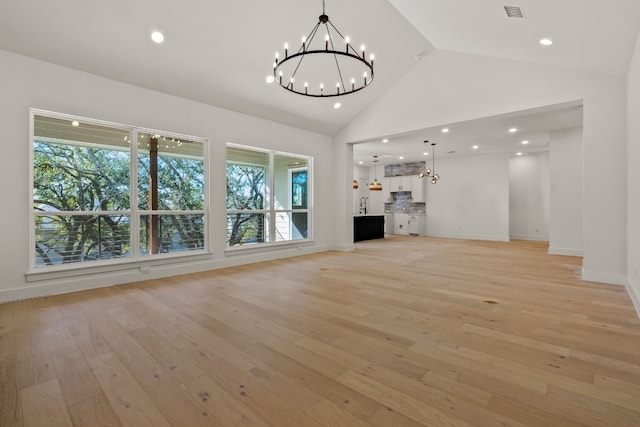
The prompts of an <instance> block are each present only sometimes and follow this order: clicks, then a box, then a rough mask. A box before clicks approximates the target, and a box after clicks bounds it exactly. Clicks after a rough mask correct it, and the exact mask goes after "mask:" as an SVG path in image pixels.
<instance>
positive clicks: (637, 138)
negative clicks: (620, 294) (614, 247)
mask: <svg viewBox="0 0 640 427" xmlns="http://www.w3.org/2000/svg"><path fill="white" fill-rule="evenodd" d="M627 85H628V87H627V132H628V134H627V138H628V139H627V150H628V155H627V162H628V185H629V188H628V191H627V201H628V231H627V236H628V255H627V265H628V277H629V286H628V289H629V293H630V294H631V297H632V299H633V300H634V303H635V306H636V310H637V311H638V314H639V315H640V166H639V165H640V36H638V41H637V43H636V49H635V53H634V55H633V60H632V61H631V65H630V67H629V74H628V76H627Z"/></svg>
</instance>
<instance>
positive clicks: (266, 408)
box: [0, 236, 640, 427]
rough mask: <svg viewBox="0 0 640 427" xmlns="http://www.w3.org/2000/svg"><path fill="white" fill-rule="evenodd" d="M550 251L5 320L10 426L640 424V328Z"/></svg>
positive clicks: (396, 252)
mask: <svg viewBox="0 0 640 427" xmlns="http://www.w3.org/2000/svg"><path fill="white" fill-rule="evenodd" d="M547 252H548V244H547V243H546V242H533V241H512V242H485V241H468V240H455V239H438V238H430V237H403V236H390V237H388V238H385V239H381V240H375V241H366V242H359V243H357V244H356V249H355V250H354V251H352V252H324V253H316V254H311V255H305V256H300V257H295V258H288V259H279V260H274V261H269V262H261V263H256V264H251V265H241V266H236V267H230V268H223V269H219V270H213V271H203V272H199V273H194V274H186V275H180V276H175V277H167V278H162V279H152V280H146V281H143V282H139V283H133V284H128V285H122V286H114V287H108V288H100V289H94V290H89V291H82V292H76V293H71V294H66V295H59V296H53V297H47V298H40V299H34V300H28V301H19V302H14V303H7V304H0V425H2V427H4V426H5V425H6V426H8V427H9V426H10V427H23V426H28V425H56V426H57V425H62V426H64V425H74V426H116V427H118V426H123V427H126V426H136V427H138V426H142V427H144V426H154V427H155V426H160V427H162V426H183V425H194V426H195V425H220V426H236V425H238V426H240V425H249V426H279V427H280V426H295V427H300V426H334V425H337V426H341V425H344V426H352V425H353V426H358V427H361V426H367V425H371V426H377V427H390V426H394V427H395V426H402V427H417V426H434V425H435V426H438V425H445V426H457V427H459V426H474V427H494V426H501V427H507V426H510V427H525V426H526V427H534V426H539V425H548V426H549V427H552V426H562V427H569V426H593V427H610V426H616V427H627V426H629V427H630V426H634V427H635V426H638V425H640V413H639V410H640V397H639V396H640V319H639V318H638V316H637V313H636V312H635V309H634V307H633V304H632V303H631V300H630V298H629V295H628V294H627V293H626V289H625V288H624V287H622V286H614V285H606V284H600V283H593V282H583V281H581V280H580V276H581V269H582V265H581V259H580V258H577V257H566V256H552V255H549V254H548V253H547Z"/></svg>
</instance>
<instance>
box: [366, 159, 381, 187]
mask: <svg viewBox="0 0 640 427" xmlns="http://www.w3.org/2000/svg"><path fill="white" fill-rule="evenodd" d="M376 163H378V156H373V176H374V177H376V178H373V182H372V183H371V184H369V191H382V183H381V182H380V181H378V178H377V176H378V168H377V167H376Z"/></svg>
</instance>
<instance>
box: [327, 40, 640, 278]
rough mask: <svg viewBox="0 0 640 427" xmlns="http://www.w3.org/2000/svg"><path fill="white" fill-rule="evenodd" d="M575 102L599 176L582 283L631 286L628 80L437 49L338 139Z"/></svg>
mask: <svg viewBox="0 0 640 427" xmlns="http://www.w3.org/2000/svg"><path fill="white" fill-rule="evenodd" d="M636 56H637V55H636ZM572 101H582V103H583V108H584V109H583V159H584V170H585V171H598V173H597V174H596V173H587V174H585V175H584V192H583V194H584V199H583V233H582V235H583V276H582V277H583V279H585V280H591V281H599V282H605V283H615V284H624V283H626V282H627V237H626V235H627V227H626V224H627V160H626V159H627V129H626V126H627V81H626V79H625V77H624V76H621V75H614V74H607V73H598V72H593V71H586V70H577V69H570V68H565V67H559V66H551V65H544V64H537V63H531V62H523V61H515V60H509V59H502V58H495V57H487V56H482V55H471V54H465V53H458V52H450V51H442V50H436V51H433V52H431V53H430V54H429V55H426V56H425V57H424V58H423V59H421V60H420V61H419V62H418V63H417V64H416V66H415V67H414V68H413V69H411V70H410V71H409V72H408V73H407V74H406V75H404V76H403V77H401V78H399V79H398V82H397V83H396V84H395V86H394V87H392V88H391V89H390V90H388V91H387V92H385V93H384V94H383V95H382V96H380V97H379V98H378V99H376V101H375V102H374V103H373V104H371V105H370V106H369V108H368V109H367V110H365V111H364V112H362V113H361V114H360V115H359V116H358V117H357V118H356V119H355V120H353V121H352V122H351V123H350V124H349V126H347V127H346V128H344V129H343V130H342V131H341V132H340V133H339V134H338V135H337V136H336V137H335V138H334V140H335V141H337V142H339V143H342V144H348V143H353V142H360V141H364V140H368V139H372V138H378V137H380V136H381V135H387V136H388V135H394V134H400V133H404V132H412V131H418V130H421V129H426V128H430V127H434V126H442V125H453V124H455V123H457V122H461V121H465V120H471V119H478V118H483V117H489V116H495V115H500V114H505V113H510V112H514V111H523V110H528V109H532V108H539V107H544V106H549V105H555V104H561V103H566V102H572ZM603 144H606V145H607V149H606V150H603V149H602V145H603ZM636 160H637V159H636ZM603 176H605V177H606V179H602V177H603ZM348 220H349V218H347V217H346V216H345V217H343V218H342V221H343V222H347V221H348ZM551 220H553V218H552V219H551Z"/></svg>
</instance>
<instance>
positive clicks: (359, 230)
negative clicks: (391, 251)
mask: <svg viewBox="0 0 640 427" xmlns="http://www.w3.org/2000/svg"><path fill="white" fill-rule="evenodd" d="M383 238H384V215H366V216H354V217H353V241H354V242H359V241H361V240H371V239H383Z"/></svg>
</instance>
